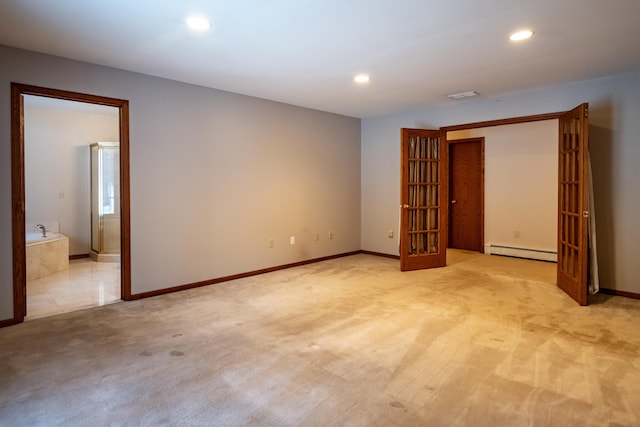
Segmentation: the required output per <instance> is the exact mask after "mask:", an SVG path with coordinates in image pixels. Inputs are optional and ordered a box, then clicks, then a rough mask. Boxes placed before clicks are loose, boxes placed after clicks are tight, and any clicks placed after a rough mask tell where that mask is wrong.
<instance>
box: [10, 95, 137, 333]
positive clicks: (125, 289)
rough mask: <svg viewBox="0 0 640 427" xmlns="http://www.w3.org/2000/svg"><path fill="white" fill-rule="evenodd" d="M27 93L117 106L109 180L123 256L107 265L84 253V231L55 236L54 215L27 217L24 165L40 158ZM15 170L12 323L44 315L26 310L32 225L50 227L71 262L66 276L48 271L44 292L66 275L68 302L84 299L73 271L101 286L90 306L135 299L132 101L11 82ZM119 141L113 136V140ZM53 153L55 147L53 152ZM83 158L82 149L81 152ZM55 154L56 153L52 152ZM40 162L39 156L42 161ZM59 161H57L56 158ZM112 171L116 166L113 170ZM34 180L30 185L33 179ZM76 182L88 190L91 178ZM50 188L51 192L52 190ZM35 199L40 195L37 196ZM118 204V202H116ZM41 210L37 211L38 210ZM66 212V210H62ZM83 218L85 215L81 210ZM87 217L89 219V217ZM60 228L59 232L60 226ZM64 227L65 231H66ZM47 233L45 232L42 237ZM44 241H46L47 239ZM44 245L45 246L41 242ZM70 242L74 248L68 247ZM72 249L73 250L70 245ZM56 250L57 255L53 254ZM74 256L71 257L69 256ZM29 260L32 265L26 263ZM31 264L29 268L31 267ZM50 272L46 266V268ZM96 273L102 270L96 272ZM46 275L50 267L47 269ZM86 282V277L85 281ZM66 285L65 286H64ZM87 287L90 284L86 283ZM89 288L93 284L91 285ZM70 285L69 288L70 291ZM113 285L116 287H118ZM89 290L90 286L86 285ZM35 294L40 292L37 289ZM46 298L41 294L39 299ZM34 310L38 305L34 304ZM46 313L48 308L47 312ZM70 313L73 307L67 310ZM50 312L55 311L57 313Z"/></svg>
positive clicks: (39, 228)
mask: <svg viewBox="0 0 640 427" xmlns="http://www.w3.org/2000/svg"><path fill="white" fill-rule="evenodd" d="M25 97H28V98H29V100H30V101H31V99H32V97H34V98H36V99H38V100H41V101H42V100H44V101H47V100H49V101H51V100H62V101H73V103H75V104H78V105H81V106H84V107H85V108H89V107H91V106H93V107H96V108H101V107H115V109H116V111H115V115H116V116H117V121H118V125H117V129H116V131H115V132H116V135H115V136H116V137H117V139H119V141H118V142H119V146H120V152H119V156H118V157H119V158H118V159H117V160H116V162H117V177H115V178H116V179H114V180H112V181H113V182H112V183H111V191H112V194H118V193H119V205H117V208H116V209H114V212H112V213H113V214H114V215H113V216H114V217H118V222H119V224H118V225H119V227H118V229H119V236H118V237H117V239H118V240H119V246H120V257H119V261H120V262H119V263H117V264H116V263H113V265H111V266H108V265H106V263H105V264H103V265H101V266H95V265H92V263H93V261H92V260H90V259H89V257H88V255H89V251H88V250H87V251H84V250H83V249H82V246H83V243H81V242H80V241H81V240H82V238H81V237H78V236H77V234H78V233H80V234H82V233H83V231H80V232H78V231H76V232H75V233H76V235H75V236H74V237H73V238H72V239H71V242H69V239H68V237H67V236H64V233H59V234H60V235H62V236H61V237H60V236H56V235H55V231H54V230H52V228H53V229H55V228H57V227H60V224H59V223H58V221H57V220H56V219H55V218H50V219H47V220H45V219H42V218H44V217H39V218H38V217H37V214H36V217H32V216H29V219H28V220H27V214H28V213H30V212H27V209H28V207H27V206H28V203H27V196H29V197H30V196H31V194H30V193H28V192H27V190H28V189H29V188H33V187H32V186H31V185H29V186H27V185H26V181H27V180H28V179H31V178H29V175H28V174H27V173H26V171H27V169H26V163H27V162H28V159H29V158H38V157H39V156H38V155H35V156H30V153H29V148H31V147H27V146H26V145H25ZM11 107H12V108H11V144H12V147H11V152H12V158H11V168H12V204H13V209H12V231H13V238H12V247H13V268H14V272H13V281H14V283H13V285H14V317H13V323H20V322H22V321H24V320H25V316H28V315H29V318H32V316H31V315H32V314H33V315H34V317H43V315H42V312H40V313H38V310H35V312H34V313H30V312H28V311H27V309H28V307H27V304H28V303H27V279H28V276H30V275H31V274H32V273H33V265H31V264H33V262H34V261H33V260H32V259H30V258H29V259H28V258H27V244H26V239H25V236H26V235H27V232H29V231H32V230H31V228H33V227H36V228H37V230H35V231H38V232H42V235H45V234H46V231H45V230H46V229H47V228H48V231H49V232H53V233H54V235H53V239H54V240H55V241H56V243H58V244H59V245H58V247H55V248H54V252H53V253H54V255H52V256H58V258H59V259H64V256H62V257H60V252H62V251H65V250H66V252H67V253H66V257H67V259H68V262H69V269H68V272H67V273H64V272H63V273H62V274H57V273H56V274H53V275H51V276H49V275H48V277H49V280H42V281H41V282H40V283H39V285H40V287H41V290H42V286H44V284H45V283H46V284H51V283H53V284H55V283H56V276H58V278H62V279H63V280H62V283H63V284H62V285H60V284H58V286H61V287H62V288H63V289H62V291H61V292H62V294H63V295H66V297H67V299H68V300H70V301H73V300H76V301H78V300H83V298H84V296H82V295H79V294H78V293H76V292H82V291H81V289H82V286H80V287H78V288H77V289H74V288H73V287H70V286H69V280H68V278H70V277H73V275H74V274H75V273H77V274H76V276H75V279H72V280H71V281H72V282H73V283H77V282H79V281H81V280H80V279H78V274H79V275H80V276H83V277H84V278H85V279H87V278H88V280H89V281H91V280H93V281H94V285H97V288H94V289H93V290H90V291H89V292H90V293H92V294H93V298H94V299H95V304H91V305H96V306H97V305H102V304H104V303H106V302H108V301H107V300H108V299H110V298H115V299H117V300H120V299H123V300H129V299H131V267H130V215H129V108H128V101H126V100H120V99H114V98H107V97H101V96H96V95H87V94H82V93H76V92H68V91H62V90H57V89H48V88H41V87H36V86H28V85H23V84H18V83H12V84H11ZM114 139H115V138H114ZM89 142H90V141H87V146H86V151H85V153H86V154H87V158H86V159H85V160H86V164H87V165H89V157H88V156H89ZM54 151H55V150H54ZM78 152H79V153H80V154H79V155H80V156H82V155H83V154H81V152H82V150H79V151H78ZM53 156H55V153H54V154H53ZM40 160H41V159H40ZM48 160H49V161H51V162H55V161H56V158H55V157H53V158H51V159H48ZM58 161H59V159H58ZM112 170H113V169H112ZM30 184H31V183H30ZM78 185H80V186H83V185H85V186H86V187H85V188H87V189H88V188H89V183H88V182H80V183H78ZM114 185H117V187H118V188H117V191H114V190H116V189H114V188H113V186H114ZM49 192H51V190H49ZM35 196H36V198H37V197H38V196H37V195H35ZM65 196H66V193H65V190H64V188H60V189H59V190H56V195H55V197H56V198H57V199H64V198H65ZM29 203H30V204H32V205H35V204H34V203H33V202H29ZM114 206H116V205H115V204H114ZM34 210H36V211H37V209H34ZM61 215H62V214H61ZM80 216H82V213H81V214H80ZM32 220H33V221H42V222H46V221H50V222H49V223H47V224H43V223H41V222H38V223H37V224H32V223H31V221H32ZM84 220H88V218H85V219H84ZM76 222H78V223H80V222H82V221H80V220H77V221H75V220H70V219H69V218H65V224H66V225H65V227H66V228H67V229H68V230H71V229H72V228H74V227H76V228H78V227H79V228H83V227H82V226H81V225H78V224H76ZM58 231H61V230H58ZM62 231H64V229H63V230H62ZM85 232H86V233H88V235H91V230H90V229H89V230H85ZM42 237H44V236H42ZM45 240H46V239H45ZM41 246H42V245H41ZM69 246H71V248H70V247H69ZM72 248H73V249H72ZM55 254H57V255H55ZM69 258H70V259H69ZM27 262H29V263H30V265H29V266H27ZM28 267H29V268H28ZM45 270H47V268H45ZM96 272H98V273H96ZM47 273H48V271H47ZM65 276H67V280H64V277H65ZM83 280H84V279H83ZM65 283H66V284H65ZM85 286H86V283H85ZM89 287H91V285H89ZM70 288H71V289H70ZM114 288H115V289H114ZM85 290H86V289H85ZM34 293H37V290H36V291H34ZM60 299H61V300H64V299H65V297H64V296H62V297H61V298H60ZM41 300H42V298H41ZM83 301H84V304H85V305H84V306H83V307H82V308H84V307H86V303H87V302H86V298H84V300H83ZM34 308H35V306H34ZM45 311H46V310H45ZM66 311H71V310H68V309H67V310H66ZM52 314H57V313H55V312H53V313H52Z"/></svg>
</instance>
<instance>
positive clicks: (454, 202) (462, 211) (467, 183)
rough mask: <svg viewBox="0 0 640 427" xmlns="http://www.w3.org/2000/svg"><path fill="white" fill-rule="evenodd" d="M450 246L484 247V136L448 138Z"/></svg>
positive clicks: (472, 249) (474, 249)
mask: <svg viewBox="0 0 640 427" xmlns="http://www.w3.org/2000/svg"><path fill="white" fill-rule="evenodd" d="M448 146H449V247H450V248H456V249H466V250H469V251H477V252H483V249H484V246H483V245H484V242H483V240H484V138H474V139H465V140H459V141H449V144H448Z"/></svg>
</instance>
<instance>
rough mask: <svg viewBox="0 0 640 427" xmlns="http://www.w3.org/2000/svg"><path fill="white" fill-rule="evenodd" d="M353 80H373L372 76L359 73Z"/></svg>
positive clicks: (363, 81) (361, 81) (365, 81)
mask: <svg viewBox="0 0 640 427" xmlns="http://www.w3.org/2000/svg"><path fill="white" fill-rule="evenodd" d="M353 81H354V82H356V83H369V82H370V81H371V77H370V76H369V75H367V74H358V75H357V76H355V77H354V78H353Z"/></svg>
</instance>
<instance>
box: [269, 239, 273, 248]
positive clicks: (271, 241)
mask: <svg viewBox="0 0 640 427" xmlns="http://www.w3.org/2000/svg"><path fill="white" fill-rule="evenodd" d="M269 247H270V248H273V239H269Z"/></svg>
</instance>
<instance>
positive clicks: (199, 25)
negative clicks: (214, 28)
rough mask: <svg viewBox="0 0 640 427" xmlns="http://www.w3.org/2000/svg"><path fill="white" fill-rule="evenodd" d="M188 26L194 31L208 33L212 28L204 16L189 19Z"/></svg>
mask: <svg viewBox="0 0 640 427" xmlns="http://www.w3.org/2000/svg"><path fill="white" fill-rule="evenodd" d="M187 25H188V26H189V28H191V29H192V30H194V31H208V30H209V29H210V28H211V21H209V20H208V19H207V18H203V17H202V16H190V17H188V18H187Z"/></svg>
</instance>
